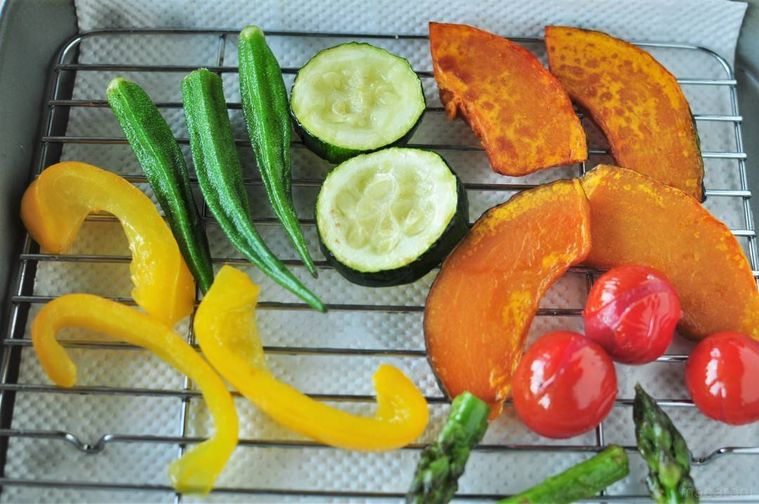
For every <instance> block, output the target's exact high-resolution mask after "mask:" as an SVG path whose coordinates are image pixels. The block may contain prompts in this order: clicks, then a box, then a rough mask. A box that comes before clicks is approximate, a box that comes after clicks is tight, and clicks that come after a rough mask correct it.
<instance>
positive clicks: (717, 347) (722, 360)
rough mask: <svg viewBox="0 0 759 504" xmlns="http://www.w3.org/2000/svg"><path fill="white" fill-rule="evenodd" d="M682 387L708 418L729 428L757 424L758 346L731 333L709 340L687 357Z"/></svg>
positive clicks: (753, 341)
mask: <svg viewBox="0 0 759 504" xmlns="http://www.w3.org/2000/svg"><path fill="white" fill-rule="evenodd" d="M685 384H686V385H687V386H688V391H690V395H691V397H692V398H693V402H694V403H696V406H697V407H698V409H700V410H701V412H703V414H704V415H706V416H708V417H710V418H713V419H715V420H720V421H722V422H725V423H729V424H733V425H741V424H745V423H750V422H754V421H756V420H759V342H758V341H756V340H753V339H751V338H749V337H748V336H744V335H743V334H739V333H733V332H722V333H717V334H713V335H711V336H709V337H708V338H706V339H704V340H702V341H701V342H700V343H699V344H698V345H696V348H694V349H693V352H692V353H691V354H690V357H689V358H688V364H687V365H686V367H685Z"/></svg>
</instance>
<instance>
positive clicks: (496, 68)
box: [429, 23, 588, 176]
mask: <svg viewBox="0 0 759 504" xmlns="http://www.w3.org/2000/svg"><path fill="white" fill-rule="evenodd" d="M429 30H430V50H431V52H432V63H433V69H434V73H435V80H436V81H437V84H438V87H439V88H440V99H441V100H442V102H443V104H444V105H445V109H446V112H447V114H448V116H449V117H450V118H455V117H456V115H457V113H458V112H461V114H462V115H463V117H464V119H466V121H467V122H468V123H469V125H470V126H471V128H472V129H473V130H474V132H475V133H476V134H477V136H479V137H480V140H481V141H482V145H483V147H484V148H485V151H486V152H487V155H488V158H489V159H490V164H491V165H492V167H493V170H495V171H496V172H498V173H502V174H505V175H515V176H518V175H526V174H528V173H532V172H534V171H537V170H540V169H542V168H548V167H551V166H556V165H562V164H571V163H576V162H579V161H584V160H585V159H587V157H588V152H587V147H586V145H585V132H584V131H583V129H582V126H581V125H580V121H579V120H578V119H577V115H576V114H575V112H574V109H573V108H572V103H571V101H570V100H569V97H568V96H567V94H566V93H565V91H564V90H563V89H562V87H561V84H560V83H559V82H558V81H557V80H556V78H555V77H554V76H553V75H551V74H550V72H548V70H546V69H545V68H544V67H543V65H541V63H540V61H538V59H537V58H536V57H535V56H534V55H533V54H532V53H530V52H529V51H528V50H527V49H525V48H523V47H522V46H520V45H519V44H516V43H514V42H511V41H509V40H507V39H505V38H503V37H499V36H498V35H495V34H493V33H489V32H486V31H484V30H479V29H477V28H474V27H471V26H467V25H460V24H445V23H430V25H429Z"/></svg>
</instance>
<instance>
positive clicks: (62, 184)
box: [21, 161, 195, 327]
mask: <svg viewBox="0 0 759 504" xmlns="http://www.w3.org/2000/svg"><path fill="white" fill-rule="evenodd" d="M99 211H104V212H108V213H111V214H113V215H114V216H115V217H116V218H117V219H118V220H119V222H121V226H122V227H123V228H124V233H125V234H126V237H127V240H129V249H130V250H131V251H132V262H131V263H130V264H129V271H130V272H131V274H132V282H133V283H134V288H133V289H132V298H133V299H134V301H135V302H136V303H137V304H138V305H139V306H141V307H142V308H143V309H145V311H146V312H148V313H149V314H150V315H152V316H154V317H156V318H157V319H158V320H160V321H161V322H163V323H164V324H167V325H168V326H170V327H171V326H173V325H174V324H175V323H176V322H178V321H179V320H181V319H183V318H184V317H186V316H187V315H189V314H190V313H191V312H192V309H193V305H194V303H195V284H194V282H193V280H192V275H191V274H190V270H188V269H187V265H186V264H185V262H184V259H183V258H182V253H181V252H180V250H179V246H178V245H177V242H176V241H175V240H174V236H172V234H171V229H169V226H167V225H166V223H165V222H164V220H163V219H162V218H161V216H160V215H159V214H158V210H157V209H156V207H155V205H153V202H152V201H150V198H148V197H147V196H145V194H143V193H142V191H140V190H139V189H137V188H136V187H135V186H133V185H132V184H130V183H129V182H127V181H126V180H124V179H123V178H121V177H119V176H118V175H116V174H114V173H111V172H109V171H106V170H103V169H102V168H98V167H97V166H92V165H89V164H86V163H79V162H77V161H66V162H63V163H58V164H55V165H52V166H50V167H48V168H47V169H45V171H43V172H42V175H40V176H39V177H38V178H37V180H35V181H34V182H32V184H31V185H30V186H29V187H28V188H27V190H26V192H25V193H24V197H23V198H22V200H21V220H23V221H24V225H25V226H26V229H28V230H29V234H31V235H32V238H34V240H35V241H36V242H37V243H39V244H40V245H41V246H42V248H43V249H44V250H47V251H49V252H52V253H54V254H62V253H64V252H66V250H68V248H69V247H70V246H71V245H72V244H73V243H74V240H75V239H76V236H77V234H78V233H79V228H81V227H82V223H83V222H84V219H85V218H86V217H87V215H88V214H90V213H93V212H99Z"/></svg>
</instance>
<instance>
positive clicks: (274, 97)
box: [238, 26, 317, 277]
mask: <svg viewBox="0 0 759 504" xmlns="http://www.w3.org/2000/svg"><path fill="white" fill-rule="evenodd" d="M238 56H239V58H238V59H239V65H240V95H241V96H242V110H243V116H244V117H245V123H246V125H247V128H248V135H249V136H250V142H251V145H252V147H253V152H254V154H255V156H256V164H257V165H258V169H259V171H260V172H261V179H262V180H263V183H264V188H265V189H266V194H267V196H268V197H269V202H270V203H271V206H272V208H273V209H274V213H275V215H276V216H277V218H278V219H279V221H280V222H281V223H282V227H283V228H284V229H285V232H286V233H287V236H288V237H289V238H290V241H291V242H292V243H293V246H294V247H295V250H296V251H297V252H298V255H299V256H300V257H301V259H302V260H303V263H304V264H305V265H306V268H308V271H309V272H310V273H311V275H313V276H314V277H316V276H317V272H316V266H315V265H314V261H313V259H312V258H311V254H310V253H309V251H308V246H307V245H306V240H305V238H304V237H303V231H302V230H301V228H300V222H299V221H298V216H297V215H296V213H295V207H294V205H293V199H292V179H291V177H292V174H291V160H290V141H291V138H292V126H291V124H290V114H289V109H290V105H289V102H288V101H287V89H286V88H285V81H284V79H283V78H282V70H281V69H280V68H279V63H278V62H277V58H276V57H275V56H274V53H272V52H271V49H270V48H269V46H268V45H267V44H266V39H265V38H264V33H263V31H261V29H260V28H258V27H256V26H247V27H245V28H244V29H243V30H242V32H240V40H239V43H238Z"/></svg>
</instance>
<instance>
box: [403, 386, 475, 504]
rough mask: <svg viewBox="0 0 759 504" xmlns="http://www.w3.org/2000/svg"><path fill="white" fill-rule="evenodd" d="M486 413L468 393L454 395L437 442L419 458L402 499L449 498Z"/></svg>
mask: <svg viewBox="0 0 759 504" xmlns="http://www.w3.org/2000/svg"><path fill="white" fill-rule="evenodd" d="M489 414H490V408H489V407H488V405H487V404H486V403H484V402H482V401H481V400H479V399H477V397H475V396H473V395H472V394H470V393H469V392H464V393H463V394H461V395H458V396H456V398H455V399H454V400H453V402H452V403H451V412H450V413H449V414H448V420H447V421H446V422H445V425H443V429H442V430H441V431H440V434H438V437H437V441H436V442H434V443H432V444H431V445H429V446H427V447H426V448H425V449H424V450H423V451H422V454H421V456H420V457H419V463H418V464H417V466H416V472H415V473H414V480H413V481H412V482H411V488H410V489H409V491H408V494H407V495H406V502H408V503H412V502H414V503H418V504H435V503H445V502H448V501H450V500H451V499H452V498H453V496H454V495H455V494H456V490H458V488H459V485H458V481H459V478H460V477H461V475H463V474H464V469H465V467H466V462H467V460H469V453H470V452H471V450H472V448H474V447H475V446H477V444H478V443H479V442H480V441H482V437H483V436H484V435H485V431H487V429H488V415H489Z"/></svg>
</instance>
